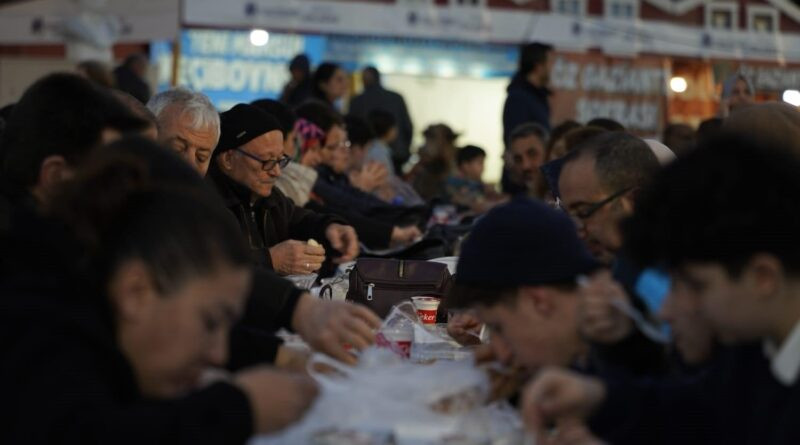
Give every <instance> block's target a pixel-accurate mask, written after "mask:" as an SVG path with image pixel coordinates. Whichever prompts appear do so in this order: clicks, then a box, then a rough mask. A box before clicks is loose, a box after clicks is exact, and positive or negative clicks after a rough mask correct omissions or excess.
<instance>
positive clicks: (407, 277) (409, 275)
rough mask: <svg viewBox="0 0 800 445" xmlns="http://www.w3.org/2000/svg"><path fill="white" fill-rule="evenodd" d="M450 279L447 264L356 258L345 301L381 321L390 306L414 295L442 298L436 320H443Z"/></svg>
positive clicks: (445, 312)
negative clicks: (375, 315)
mask: <svg viewBox="0 0 800 445" xmlns="http://www.w3.org/2000/svg"><path fill="white" fill-rule="evenodd" d="M452 282H453V277H452V275H450V271H449V270H447V265H445V264H440V263H433V262H430V261H421V260H394V259H383V258H360V259H359V260H357V261H356V266H355V268H354V269H353V270H352V272H350V289H349V290H348V291H347V299H348V300H350V301H353V302H355V303H360V304H363V305H364V306H367V307H368V308H370V309H372V310H373V311H375V313H376V314H378V316H379V317H381V318H383V317H386V316H387V315H388V314H389V311H390V310H391V309H392V306H394V305H396V304H398V303H400V302H402V301H403V300H407V299H410V298H411V297H415V296H434V297H439V298H441V299H442V304H441V305H440V306H439V314H438V317H437V319H438V320H439V321H442V320H444V321H446V320H447V310H446V304H445V302H444V297H445V295H447V292H448V290H449V289H450V286H451V285H452Z"/></svg>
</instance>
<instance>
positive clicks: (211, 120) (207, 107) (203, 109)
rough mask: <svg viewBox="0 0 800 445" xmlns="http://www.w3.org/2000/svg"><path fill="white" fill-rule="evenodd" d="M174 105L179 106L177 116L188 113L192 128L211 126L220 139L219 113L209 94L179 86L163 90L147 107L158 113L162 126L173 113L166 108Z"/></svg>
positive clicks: (176, 110)
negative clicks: (167, 111)
mask: <svg viewBox="0 0 800 445" xmlns="http://www.w3.org/2000/svg"><path fill="white" fill-rule="evenodd" d="M172 106H174V107H177V108H176V109H174V111H175V115H174V116H175V117H178V116H182V115H188V116H189V117H191V121H189V125H190V126H191V127H192V129H195V130H205V129H207V128H209V127H210V128H212V129H214V131H215V132H216V134H217V140H219V133H220V122H219V113H218V112H217V109H216V108H214V104H212V103H211V100H209V98H208V96H206V95H205V94H203V93H199V92H196V91H192V90H189V89H187V88H183V87H177V88H172V89H170V90H167V91H162V92H161V93H158V94H156V95H155V96H153V97H152V98H151V99H150V100H149V101H148V102H147V108H149V109H150V111H152V112H153V114H155V115H156V119H157V120H158V125H159V127H162V128H163V126H164V124H165V123H166V120H167V119H169V118H170V116H169V114H171V113H166V110H167V108H170V107H172Z"/></svg>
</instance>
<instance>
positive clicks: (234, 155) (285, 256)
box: [208, 104, 358, 275]
mask: <svg viewBox="0 0 800 445" xmlns="http://www.w3.org/2000/svg"><path fill="white" fill-rule="evenodd" d="M220 119H221V126H222V131H221V134H220V140H219V144H218V145H217V148H216V150H215V152H214V159H213V161H212V165H211V168H210V169H209V173H208V177H209V180H210V181H211V182H212V183H213V184H214V186H215V187H216V188H217V190H218V191H219V192H220V194H221V195H222V197H223V199H224V200H225V204H226V205H227V207H228V208H229V209H230V210H231V212H233V213H234V215H236V218H237V219H238V220H239V224H240V225H241V227H242V230H243V232H244V233H245V235H246V236H247V237H248V240H249V242H250V247H251V248H252V249H253V253H254V255H255V259H256V262H257V263H258V264H261V265H263V266H265V267H268V268H272V269H274V270H275V271H276V272H278V273H279V274H281V275H293V274H309V273H312V272H314V271H316V270H318V269H319V268H320V266H321V265H322V263H323V261H324V260H325V255H326V251H325V248H324V247H323V246H327V247H332V248H333V249H334V250H335V251H338V253H339V255H340V256H339V257H338V258H337V259H336V260H335V261H336V262H346V261H350V260H352V259H354V258H355V256H356V255H357V254H358V238H357V236H356V233H355V230H353V228H352V227H350V226H349V225H347V224H346V222H345V221H344V220H342V219H340V218H337V217H335V216H332V215H323V214H318V213H315V212H312V211H309V210H306V209H303V208H301V207H297V206H296V205H295V204H294V203H293V202H292V201H291V200H290V199H288V198H286V196H285V195H284V194H283V193H282V192H281V191H280V190H278V189H275V188H274V185H275V181H276V180H277V178H278V177H279V176H280V175H281V169H282V168H283V167H285V166H286V165H287V163H288V162H289V158H288V157H287V156H286V155H285V154H284V152H283V133H282V130H281V126H280V124H279V123H278V121H277V120H276V119H275V118H274V117H272V116H271V115H269V114H267V113H264V112H263V111H261V110H260V109H258V108H257V107H254V106H252V105H246V104H239V105H236V106H235V107H233V108H232V109H230V110H228V111H226V112H224V113H222V114H221V115H220ZM310 240H315V241H319V243H321V244H322V245H319V244H317V243H316V242H314V241H310Z"/></svg>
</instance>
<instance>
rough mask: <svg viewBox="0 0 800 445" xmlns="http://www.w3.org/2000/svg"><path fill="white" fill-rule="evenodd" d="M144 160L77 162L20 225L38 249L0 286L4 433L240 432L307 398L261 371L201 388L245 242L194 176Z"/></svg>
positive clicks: (212, 439)
mask: <svg viewBox="0 0 800 445" xmlns="http://www.w3.org/2000/svg"><path fill="white" fill-rule="evenodd" d="M125 143H137V144H148V142H147V141H146V140H144V139H136V140H133V142H131V140H123V141H120V142H119V143H118V144H125ZM110 149H113V147H110ZM147 162H148V161H147V160H143V159H140V158H137V157H136V156H134V155H132V154H131V153H130V152H125V153H123V152H121V151H120V152H119V154H118V155H117V156H114V155H112V156H109V155H108V154H107V153H106V154H104V155H103V156H101V157H97V158H94V159H90V160H88V161H87V163H86V164H85V168H83V169H82V170H81V171H80V172H79V173H78V176H77V177H76V178H75V179H74V180H72V181H71V182H68V183H66V184H65V185H64V186H63V188H62V190H61V192H60V194H59V196H58V197H57V199H54V200H53V201H52V203H51V204H50V205H49V206H48V208H46V209H45V210H44V214H45V215H46V216H45V217H43V218H38V219H34V220H32V221H30V223H29V224H26V225H25V226H24V227H22V228H21V230H20V233H17V234H16V236H19V237H20V238H23V239H24V238H28V239H29V241H30V243H31V244H32V245H34V246H33V247H36V245H38V246H39V247H42V246H50V249H49V252H48V253H49V255H48V256H47V257H46V258H23V259H21V261H23V260H27V261H28V262H27V267H25V266H23V265H20V269H19V272H20V273H17V274H15V276H14V279H13V280H8V281H6V282H4V283H3V287H2V289H0V305H2V306H3V309H2V310H0V334H1V335H0V338H2V340H3V341H2V343H0V348H2V354H3V358H4V360H3V362H2V364H0V385H3V389H2V393H3V394H4V400H5V401H6V402H7V403H9V404H10V405H9V406H14V411H13V413H8V414H7V415H5V416H2V420H0V442H2V443H31V444H39V443H41V444H44V443H53V442H58V443H65V444H73V443H75V444H77V443H118V444H124V443H199V444H216V443H220V444H222V443H226V444H227V443H244V442H245V441H246V440H247V439H248V438H249V437H250V436H251V435H253V434H254V433H257V432H267V431H275V430H277V429H280V428H282V427H283V426H285V425H286V424H288V423H290V422H291V421H294V420H296V419H297V418H299V416H300V415H301V414H302V413H303V411H304V410H305V408H306V407H307V405H308V403H310V401H311V400H312V398H313V394H314V387H313V385H312V384H311V383H310V382H309V381H308V380H306V378H304V377H296V376H292V375H289V374H283V373H279V372H276V371H272V370H267V369H252V370H249V371H244V372H242V373H238V374H236V375H234V376H232V377H231V378H227V379H225V380H224V381H223V380H221V381H218V382H217V383H213V384H206V386H205V387H204V386H203V385H204V382H203V380H204V376H205V375H206V374H207V371H208V370H209V369H212V368H221V367H223V366H224V365H225V362H226V360H227V357H228V337H229V330H230V328H231V326H232V325H233V323H234V322H235V321H236V320H237V319H238V317H239V316H240V315H241V313H242V312H243V310H244V304H245V298H246V296H247V294H248V291H249V288H250V285H251V278H252V277H251V275H252V273H251V270H252V268H251V266H250V263H251V260H250V255H249V251H248V249H247V248H246V246H245V245H244V243H243V241H242V239H241V235H240V231H239V228H238V227H237V226H236V224H235V222H233V221H232V220H231V218H230V217H229V215H228V214H227V213H226V210H225V209H224V207H222V206H220V205H219V203H218V202H215V201H214V200H213V199H212V197H213V195H210V194H209V193H205V191H204V190H203V189H201V188H198V187H193V186H192V181H195V180H199V178H195V179H192V178H191V177H190V176H186V178H185V179H186V181H183V180H179V179H177V178H176V179H175V180H174V181H171V182H170V181H156V180H155V179H154V177H153V173H152V172H154V169H153V167H152V166H147ZM175 162H176V165H177V166H178V167H180V166H181V165H182V163H181V161H180V160H177V159H176V160H175ZM39 257H41V255H39ZM37 261H38V264H37ZM26 274H27V277H26V276H25V275H26ZM276 406H279V407H280V408H279V409H276V408H275V407H276Z"/></svg>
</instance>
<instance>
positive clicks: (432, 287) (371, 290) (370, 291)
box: [367, 283, 439, 301]
mask: <svg viewBox="0 0 800 445" xmlns="http://www.w3.org/2000/svg"><path fill="white" fill-rule="evenodd" d="M375 286H376V284H375V283H367V301H373V300H374V291H375ZM438 287H439V286H437V285H434V284H429V285H427V286H408V285H402V284H395V285H391V284H383V285H381V288H384V289H400V290H409V291H419V292H426V291H433V293H435V294H439V292H438V291H437V290H438Z"/></svg>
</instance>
